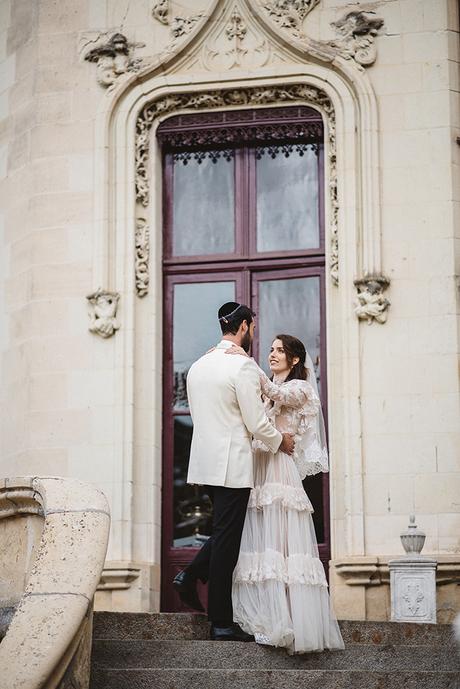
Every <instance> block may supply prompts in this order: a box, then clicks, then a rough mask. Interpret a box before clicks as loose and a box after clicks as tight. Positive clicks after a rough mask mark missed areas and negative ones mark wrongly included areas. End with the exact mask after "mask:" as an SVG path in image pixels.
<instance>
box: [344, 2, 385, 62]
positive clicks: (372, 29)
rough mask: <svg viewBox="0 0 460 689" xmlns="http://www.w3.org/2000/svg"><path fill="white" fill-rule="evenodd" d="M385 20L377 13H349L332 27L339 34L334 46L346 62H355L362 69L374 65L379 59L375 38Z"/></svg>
mask: <svg viewBox="0 0 460 689" xmlns="http://www.w3.org/2000/svg"><path fill="white" fill-rule="evenodd" d="M383 24H384V20H383V19H382V18H381V17H377V16H376V14H375V12H362V11H355V12H348V14H346V15H345V16H344V17H342V19H339V20H338V21H336V22H332V24H331V26H332V27H333V28H334V29H335V30H336V32H337V34H339V38H338V39H337V40H336V41H332V42H331V45H332V46H337V47H338V48H339V50H340V55H341V56H342V57H344V58H345V59H346V60H355V62H356V63H357V64H358V65H360V67H361V68H363V67H368V66H369V65H372V64H373V63H374V62H375V60H376V58H377V46H376V44H375V37H376V36H377V34H378V31H379V29H381V28H382V26H383Z"/></svg>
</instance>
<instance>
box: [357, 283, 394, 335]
mask: <svg viewBox="0 0 460 689" xmlns="http://www.w3.org/2000/svg"><path fill="white" fill-rule="evenodd" d="M354 284H355V286H356V288H357V290H358V298H357V300H356V302H355V314H356V315H357V317H358V318H359V320H365V321H367V323H368V325H371V324H372V323H373V322H374V321H376V322H377V323H381V324H383V323H386V320H387V318H388V308H389V306H390V304H391V302H390V301H389V299H387V298H386V297H385V295H384V291H385V290H386V289H387V287H388V286H389V284H390V281H389V280H388V278H386V277H384V276H383V275H369V276H367V277H365V278H360V279H359V280H355V281H354Z"/></svg>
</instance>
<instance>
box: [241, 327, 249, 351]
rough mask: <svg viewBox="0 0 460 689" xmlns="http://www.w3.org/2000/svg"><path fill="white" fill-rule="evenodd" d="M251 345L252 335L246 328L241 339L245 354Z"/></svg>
mask: <svg viewBox="0 0 460 689" xmlns="http://www.w3.org/2000/svg"><path fill="white" fill-rule="evenodd" d="M251 345H252V337H251V335H250V333H249V330H247V331H246V332H245V333H244V335H243V338H242V340H241V346H242V347H243V349H244V351H245V352H246V353H247V354H249V350H250V349H251Z"/></svg>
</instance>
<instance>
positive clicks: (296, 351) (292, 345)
mask: <svg viewBox="0 0 460 689" xmlns="http://www.w3.org/2000/svg"><path fill="white" fill-rule="evenodd" d="M273 339H274V340H281V342H282V343H283V349H284V353H285V354H286V359H287V362H288V364H289V366H292V369H291V371H290V373H289V375H288V377H287V378H286V380H285V381H284V382H287V381H288V380H308V379H309V374H310V371H309V370H308V368H306V367H305V359H306V356H307V353H306V351H305V347H304V344H303V343H302V342H301V341H300V340H298V339H297V337H294V336H293V335H284V334H282V335H276V336H275V337H274V338H273ZM296 357H297V358H298V359H299V361H298V362H297V363H296V364H293V361H294V358H296Z"/></svg>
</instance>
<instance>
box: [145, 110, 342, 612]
mask: <svg viewBox="0 0 460 689" xmlns="http://www.w3.org/2000/svg"><path fill="white" fill-rule="evenodd" d="M157 137H158V139H159V142H160V144H161V147H162V156H163V218H164V237H163V246H164V252H163V271H164V314H165V318H164V326H165V327H164V343H165V345H164V346H165V350H164V390H163V409H164V414H163V505H162V524H163V529H162V534H163V544H162V582H163V585H162V609H163V610H165V611H172V610H177V609H180V602H179V600H178V599H177V598H176V597H175V594H174V592H173V590H172V588H171V586H170V582H171V580H172V578H173V576H174V574H175V573H176V572H177V571H178V570H179V569H180V568H182V567H183V566H184V565H185V564H186V563H187V562H189V561H190V559H191V558H192V557H193V555H194V554H195V552H196V548H197V547H199V546H200V545H201V544H202V542H203V541H204V539H205V538H206V537H207V536H208V534H209V532H210V528H211V519H212V517H211V504H210V500H209V497H208V496H207V494H206V490H205V489H204V488H198V487H191V486H188V485H187V484H186V471H187V463H188V453H189V447H190V439H191V431H192V423H191V419H190V416H189V412H188V408H187V399H186V391H185V378H186V373H187V370H188V368H189V366H190V364H191V363H192V361H193V360H195V359H196V358H198V357H199V356H201V354H203V353H204V352H205V351H206V350H207V349H208V348H209V346H211V345H212V344H213V343H214V342H215V341H216V340H217V339H218V337H219V332H218V328H217V321H216V312H217V308H218V306H219V305H220V304H221V303H223V302H225V301H230V300H234V299H235V300H238V301H242V302H245V303H248V304H250V305H251V306H252V307H253V308H254V310H255V311H256V312H257V314H258V316H259V326H258V330H257V337H256V340H255V343H254V355H255V356H256V358H258V359H259V361H260V363H261V364H262V365H263V364H264V362H265V360H266V355H267V352H268V348H269V345H270V342H271V339H272V337H273V336H274V335H276V333H277V332H290V333H292V334H295V335H297V336H298V337H300V338H301V339H302V340H303V341H304V342H305V343H306V344H307V347H308V349H309V351H310V353H311V355H312V358H313V360H314V361H315V364H316V374H317V376H318V379H319V381H320V385H321V390H322V397H323V405H324V408H325V410H326V409H327V399H326V396H327V383H326V365H325V356H326V342H325V242H324V164H323V123H322V119H321V115H320V114H319V113H318V112H317V111H316V110H314V109H312V108H309V107H306V106H292V107H284V108H283V107H280V108H265V109H260V110H241V111H234V110H233V111H230V112H213V113H212V112H211V113H209V112H208V113H204V114H200V115H177V116H175V117H172V118H170V119H168V120H166V121H165V122H164V123H163V124H162V125H160V127H159V128H158V130H157ZM305 488H306V490H307V491H308V494H309V496H310V498H311V499H312V502H313V504H314V506H315V526H316V530H317V536H318V541H319V544H320V555H321V558H322V560H323V562H324V564H325V567H326V571H327V562H328V560H329V558H330V540H329V483H328V478H327V476H321V475H320V476H317V477H312V478H310V479H308V480H307V481H306V482H305ZM203 593H204V592H203Z"/></svg>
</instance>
